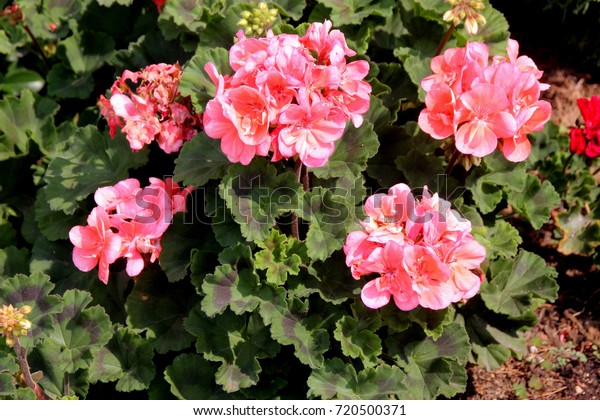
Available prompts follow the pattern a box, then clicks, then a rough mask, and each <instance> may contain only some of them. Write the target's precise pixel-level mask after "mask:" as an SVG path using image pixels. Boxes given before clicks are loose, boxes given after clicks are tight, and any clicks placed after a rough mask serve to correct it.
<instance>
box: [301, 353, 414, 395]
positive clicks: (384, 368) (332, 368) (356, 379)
mask: <svg viewBox="0 0 600 420" xmlns="http://www.w3.org/2000/svg"><path fill="white" fill-rule="evenodd" d="M405 377H406V375H405V374H404V372H402V370H400V369H399V368H398V367H397V366H390V365H385V364H384V365H379V366H377V367H374V368H373V367H369V368H366V369H363V370H361V371H359V372H358V373H357V372H356V370H355V369H354V367H353V366H352V365H351V364H348V363H345V362H343V361H342V360H341V359H338V358H335V359H330V360H326V361H325V363H324V364H323V366H322V367H321V368H320V369H317V370H313V372H312V373H311V374H310V376H309V377H308V387H309V391H308V395H309V397H321V398H324V399H349V400H379V399H389V398H390V396H395V395H398V394H401V393H402V392H403V391H404V390H405V385H404V380H405Z"/></svg>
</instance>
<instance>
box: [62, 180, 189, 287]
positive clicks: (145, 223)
mask: <svg viewBox="0 0 600 420" xmlns="http://www.w3.org/2000/svg"><path fill="white" fill-rule="evenodd" d="M190 192H191V189H190V188H185V189H182V188H180V187H179V186H178V185H177V184H176V183H174V182H173V180H172V179H171V178H167V179H166V180H165V181H162V180H160V179H158V178H150V185H149V186H147V187H144V188H141V187H140V183H139V181H138V180H137V179H134V178H130V179H126V180H123V181H120V182H118V183H117V184H116V185H114V186H110V187H102V188H99V189H98V190H97V191H96V193H95V195H94V199H95V200H96V204H97V205H98V206H97V207H95V208H94V209H93V210H92V212H91V213H90V215H89V216H88V218H87V223H88V224H87V226H75V227H73V228H72V229H71V231H70V232H69V239H70V240H71V243H72V244H73V245H74V246H75V248H74V249H73V263H74V264H75V266H76V267H77V268H79V269H80V270H81V271H86V272H87V271H90V270H92V269H93V268H94V267H96V265H98V277H99V278H100V280H102V282H104V283H107V282H108V275H109V265H110V264H112V263H114V262H115V261H116V260H117V259H119V258H126V259H127V266H126V271H127V274H129V275H130V276H132V277H133V276H137V275H138V274H139V273H140V272H141V271H142V269H143V268H144V265H145V260H149V261H150V262H154V261H155V260H156V259H157V258H158V257H159V255H160V252H161V249H162V248H161V245H160V239H161V237H162V235H163V234H164V233H165V231H166V230H167V228H168V227H169V225H170V224H171V221H172V219H173V215H174V214H176V213H178V212H184V211H185V209H186V203H185V202H186V198H187V196H188V195H189V194H190Z"/></svg>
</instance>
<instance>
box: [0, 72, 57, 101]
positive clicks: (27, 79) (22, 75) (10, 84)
mask: <svg viewBox="0 0 600 420" xmlns="http://www.w3.org/2000/svg"><path fill="white" fill-rule="evenodd" d="M0 81H2V83H0V90H1V91H4V92H7V93H10V94H13V95H18V94H19V93H21V92H22V91H23V90H31V91H32V92H39V91H40V90H42V89H43V87H44V85H45V84H46V81H45V80H44V78H43V77H42V76H41V75H40V74H39V73H37V72H35V71H33V70H29V69H23V68H15V69H11V70H9V71H8V72H7V73H6V74H5V75H4V77H1V78H0Z"/></svg>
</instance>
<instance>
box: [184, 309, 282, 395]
mask: <svg viewBox="0 0 600 420" xmlns="http://www.w3.org/2000/svg"><path fill="white" fill-rule="evenodd" d="M185 326H186V329H187V330H188V331H189V332H190V333H192V334H193V335H195V336H196V337H198V339H197V341H196V350H197V351H198V352H202V353H203V354H204V357H205V358H206V359H207V360H212V361H215V362H220V363H221V366H220V367H219V369H218V370H217V372H216V374H215V379H216V382H217V384H219V385H221V386H222V387H223V390H225V391H226V392H235V391H238V390H239V389H241V388H247V387H250V386H252V385H255V384H256V383H257V382H258V375H259V374H260V372H261V370H262V368H261V366H260V363H259V362H258V360H259V359H262V358H265V357H274V356H275V355H276V354H277V353H278V352H279V345H278V344H277V343H276V342H274V341H273V340H272V339H271V335H270V333H269V329H268V328H267V327H266V326H265V325H264V324H263V322H262V321H261V320H260V317H259V316H258V315H257V314H254V315H252V316H251V317H250V318H249V319H248V320H246V317H243V316H238V315H235V314H233V313H232V312H231V311H225V312H224V313H222V314H220V315H217V316H216V317H214V318H207V317H206V316H205V315H204V314H203V313H202V309H201V308H200V307H198V306H197V307H196V308H195V309H193V310H192V312H191V313H190V317H189V318H188V319H187V320H186V322H185Z"/></svg>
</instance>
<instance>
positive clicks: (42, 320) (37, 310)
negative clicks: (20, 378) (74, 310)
mask: <svg viewBox="0 0 600 420" xmlns="http://www.w3.org/2000/svg"><path fill="white" fill-rule="evenodd" d="M52 289H54V284H52V282H51V281H50V277H48V276H47V275H45V274H41V273H33V274H32V275H30V276H26V275H24V274H17V275H16V276H13V277H8V278H6V277H3V278H1V281H0V302H2V303H3V304H4V305H13V306H14V307H16V308H22V307H23V306H24V305H29V306H31V308H32V310H31V312H30V313H29V314H28V315H27V320H29V321H30V322H31V324H32V327H31V330H30V331H29V332H28V333H27V335H26V336H22V337H20V341H21V345H22V346H23V347H31V346H32V345H33V344H34V343H36V342H38V341H39V339H40V338H42V337H46V334H47V333H48V332H49V331H51V330H52V323H53V320H52V316H51V315H52V314H55V313H58V312H61V311H62V308H63V303H62V299H61V298H60V296H57V295H51V294H50V292H51V291H52Z"/></svg>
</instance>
